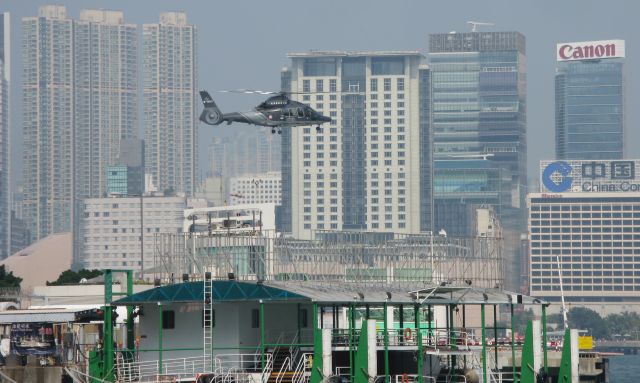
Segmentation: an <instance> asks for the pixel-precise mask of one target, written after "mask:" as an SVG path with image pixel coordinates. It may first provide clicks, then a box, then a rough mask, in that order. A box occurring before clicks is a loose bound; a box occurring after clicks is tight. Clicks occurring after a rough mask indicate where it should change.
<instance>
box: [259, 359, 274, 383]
mask: <svg viewBox="0 0 640 383" xmlns="http://www.w3.org/2000/svg"><path fill="white" fill-rule="evenodd" d="M267 355H269V357H268V358H267V361H266V363H265V364H264V368H263V369H262V382H261V383H267V382H268V381H269V376H270V375H271V371H273V355H275V354H267Z"/></svg>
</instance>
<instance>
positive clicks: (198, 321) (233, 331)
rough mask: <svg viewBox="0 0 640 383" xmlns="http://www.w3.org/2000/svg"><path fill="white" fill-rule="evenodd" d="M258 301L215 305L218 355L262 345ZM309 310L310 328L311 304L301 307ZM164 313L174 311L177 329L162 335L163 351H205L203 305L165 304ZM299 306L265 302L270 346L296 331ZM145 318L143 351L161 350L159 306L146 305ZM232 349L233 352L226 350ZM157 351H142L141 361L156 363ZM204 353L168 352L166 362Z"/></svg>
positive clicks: (253, 349)
mask: <svg viewBox="0 0 640 383" xmlns="http://www.w3.org/2000/svg"><path fill="white" fill-rule="evenodd" d="M259 308H260V304H259V303H257V302H255V303H254V302H241V303H237V302H236V303H233V302H230V303H220V304H214V310H215V328H214V329H213V341H214V347H220V348H223V349H220V350H216V351H215V352H214V353H215V354H237V353H243V354H246V353H254V352H256V350H257V349H258V346H259V345H260V329H259V328H252V323H251V317H252V314H251V310H253V309H256V310H259ZM301 308H306V309H307V310H308V317H307V318H308V319H307V321H308V327H307V329H310V328H311V326H312V324H313V317H312V315H311V311H312V306H311V305H301ZM162 310H174V311H175V328H173V329H164V330H163V333H162V337H163V348H164V349H167V348H200V349H201V348H202V345H203V338H202V336H203V331H202V330H203V329H202V304H200V303H191V304H178V303H174V304H163V305H162ZM296 310H297V303H269V302H266V303H265V336H266V338H267V340H266V342H267V343H273V342H275V341H276V340H277V339H278V336H279V334H281V333H283V332H286V333H287V334H289V338H288V339H287V340H286V341H287V342H289V341H290V340H291V336H293V334H294V333H295V331H297V329H298V327H297V320H298V316H297V313H296ZM143 313H144V315H143V316H141V317H140V326H139V332H138V334H136V336H138V337H140V338H141V339H140V349H143V350H145V349H158V346H159V344H158V337H159V332H158V324H159V320H160V319H159V310H158V305H157V304H156V303H153V304H146V305H144V306H143ZM233 347H249V348H248V349H237V348H235V349H232V348H233ZM226 348H230V349H226ZM158 355H159V354H158V352H157V351H154V352H141V353H140V360H157V359H158ZM201 355H202V350H191V351H165V352H164V353H163V355H162V357H163V359H171V358H185V357H193V356H201Z"/></svg>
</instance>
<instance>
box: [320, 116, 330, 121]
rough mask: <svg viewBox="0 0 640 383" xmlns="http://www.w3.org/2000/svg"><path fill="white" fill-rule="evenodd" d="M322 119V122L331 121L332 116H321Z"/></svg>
mask: <svg viewBox="0 0 640 383" xmlns="http://www.w3.org/2000/svg"><path fill="white" fill-rule="evenodd" d="M320 120H322V122H331V117H327V116H320Z"/></svg>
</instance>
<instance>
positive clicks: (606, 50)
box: [558, 44, 616, 60]
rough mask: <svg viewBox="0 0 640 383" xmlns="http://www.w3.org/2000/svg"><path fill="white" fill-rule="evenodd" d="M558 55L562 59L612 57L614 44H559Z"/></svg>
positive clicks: (614, 52) (614, 48)
mask: <svg viewBox="0 0 640 383" xmlns="http://www.w3.org/2000/svg"><path fill="white" fill-rule="evenodd" d="M558 55H560V57H561V58H562V59H563V60H570V59H574V60H576V59H597V58H601V57H614V56H615V55H616V45H615V44H605V45H602V44H599V45H585V46H581V47H580V46H578V47H574V46H573V45H569V44H565V45H562V46H560V49H559V51H558Z"/></svg>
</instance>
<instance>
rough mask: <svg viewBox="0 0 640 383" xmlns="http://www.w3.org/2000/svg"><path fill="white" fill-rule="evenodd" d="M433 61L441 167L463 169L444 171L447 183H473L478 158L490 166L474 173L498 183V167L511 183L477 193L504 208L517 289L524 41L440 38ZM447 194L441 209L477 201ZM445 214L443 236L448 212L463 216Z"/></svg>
mask: <svg viewBox="0 0 640 383" xmlns="http://www.w3.org/2000/svg"><path fill="white" fill-rule="evenodd" d="M429 60H430V67H431V72H432V76H433V137H434V154H433V155H434V158H435V160H436V161H438V160H439V161H450V160H456V161H460V162H459V165H460V166H461V167H460V169H459V171H458V170H456V169H454V168H452V169H448V170H446V171H445V172H442V173H440V176H439V177H441V180H440V182H449V181H446V179H447V178H451V177H454V178H455V177H458V176H459V174H458V173H460V174H462V175H463V177H467V178H468V177H470V175H471V174H470V173H469V169H468V168H469V166H470V164H472V162H473V161H474V160H486V161H487V162H490V163H491V164H490V165H489V164H486V166H483V168H484V170H482V169H476V170H474V173H473V174H474V177H476V176H482V177H484V178H486V179H490V178H492V177H494V178H495V172H496V171H497V169H498V168H499V169H500V171H499V172H498V173H497V174H499V177H498V178H500V179H504V178H505V177H506V179H507V181H508V182H506V185H507V187H508V189H506V190H505V189H503V188H498V189H495V188H489V189H493V190H488V189H478V190H477V192H476V193H474V194H475V199H476V200H485V201H495V202H497V206H494V211H496V213H497V214H498V218H499V219H500V221H501V223H502V227H503V228H504V229H503V230H502V235H503V237H504V246H505V253H506V254H513V257H512V258H511V259H508V260H507V261H508V262H509V263H508V264H507V274H508V275H513V276H514V277H513V278H511V280H509V281H508V284H509V285H510V286H517V274H518V273H517V271H518V262H519V260H518V259H517V257H516V255H515V254H517V249H518V246H519V235H520V233H522V232H524V230H525V207H524V201H525V196H526V192H527V167H526V165H527V140H526V134H527V129H526V126H527V125H526V73H525V68H526V51H525V38H524V36H523V35H522V34H520V33H518V32H469V33H446V34H433V35H430V39H429ZM442 164H444V162H443V163H442ZM454 164H455V163H454ZM448 165H451V163H449V164H448ZM436 174H438V173H436ZM450 181H455V180H454V179H451V180H450ZM465 182H466V181H465ZM500 184H501V185H504V184H505V183H504V182H501V183H500ZM441 191H442V192H440V193H438V192H437V193H436V196H435V199H436V201H435V204H436V205H438V206H445V207H446V206H450V205H451V204H455V203H456V202H457V203H458V204H473V203H474V202H473V201H471V200H467V199H466V198H465V197H464V196H462V195H460V193H459V190H458V191H456V190H453V189H452V190H449V189H447V188H442V189H441ZM466 192H468V190H467V191H466ZM496 193H497V194H498V195H499V199H497V200H496V199H495V198H496V197H497V196H496V195H495V194H496ZM495 202H494V203H495ZM467 211H468V209H467ZM438 212H443V214H438V215H437V216H436V218H437V219H436V222H435V223H434V227H435V228H436V230H438V229H439V226H446V225H448V224H450V223H451V222H456V219H457V217H448V216H447V214H453V215H455V214H459V213H458V212H457V210H451V209H447V208H444V209H438ZM456 229H460V228H456ZM454 232H455V230H454ZM458 232H459V230H458Z"/></svg>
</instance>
